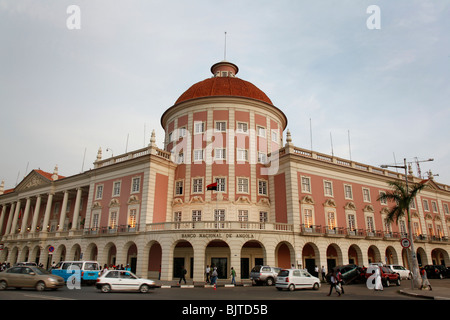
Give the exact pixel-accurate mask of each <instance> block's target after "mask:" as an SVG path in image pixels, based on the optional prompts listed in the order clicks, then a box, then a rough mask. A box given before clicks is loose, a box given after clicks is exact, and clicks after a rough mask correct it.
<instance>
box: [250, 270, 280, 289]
mask: <svg viewBox="0 0 450 320" xmlns="http://www.w3.org/2000/svg"><path fill="white" fill-rule="evenodd" d="M280 270H281V268H275V267H270V266H260V265H257V266H255V267H254V268H253V269H252V271H250V280H252V281H253V282H255V284H263V283H264V284H266V285H268V286H273V285H274V284H275V281H277V275H278V272H280Z"/></svg>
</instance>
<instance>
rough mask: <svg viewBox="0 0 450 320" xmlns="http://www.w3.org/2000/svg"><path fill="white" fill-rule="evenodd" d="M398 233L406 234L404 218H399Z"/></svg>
mask: <svg viewBox="0 0 450 320" xmlns="http://www.w3.org/2000/svg"><path fill="white" fill-rule="evenodd" d="M400 233H401V234H402V235H404V234H407V233H408V232H407V231H406V222H405V221H404V220H400Z"/></svg>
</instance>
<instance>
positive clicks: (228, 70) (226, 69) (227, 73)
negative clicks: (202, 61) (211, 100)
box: [211, 60, 239, 77]
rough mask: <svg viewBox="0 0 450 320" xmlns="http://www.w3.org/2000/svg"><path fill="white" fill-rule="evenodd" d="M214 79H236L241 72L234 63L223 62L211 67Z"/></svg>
mask: <svg viewBox="0 0 450 320" xmlns="http://www.w3.org/2000/svg"><path fill="white" fill-rule="evenodd" d="M211 72H212V74H213V75H214V77H235V76H236V74H237V73H238V72H239V68H238V66H237V65H235V64H234V63H231V62H228V61H225V60H224V61H221V62H218V63H216V64H214V65H213V66H212V67H211Z"/></svg>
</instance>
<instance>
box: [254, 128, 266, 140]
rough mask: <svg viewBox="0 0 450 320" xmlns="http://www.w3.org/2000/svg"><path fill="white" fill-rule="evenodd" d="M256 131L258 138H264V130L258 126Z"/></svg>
mask: <svg viewBox="0 0 450 320" xmlns="http://www.w3.org/2000/svg"><path fill="white" fill-rule="evenodd" d="M256 130H257V134H258V136H259V137H263V138H265V137H266V128H264V127H261V126H258V127H257V129H256Z"/></svg>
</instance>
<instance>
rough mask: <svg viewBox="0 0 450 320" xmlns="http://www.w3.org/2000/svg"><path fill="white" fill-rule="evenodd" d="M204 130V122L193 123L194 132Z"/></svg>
mask: <svg viewBox="0 0 450 320" xmlns="http://www.w3.org/2000/svg"><path fill="white" fill-rule="evenodd" d="M203 132H205V123H204V122H195V123H194V134H196V133H203Z"/></svg>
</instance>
